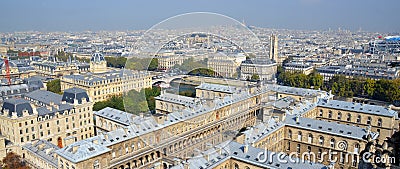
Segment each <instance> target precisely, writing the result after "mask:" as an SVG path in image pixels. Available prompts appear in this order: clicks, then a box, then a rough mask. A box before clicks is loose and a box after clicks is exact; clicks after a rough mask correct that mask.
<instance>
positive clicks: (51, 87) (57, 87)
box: [47, 79, 61, 93]
mask: <svg viewBox="0 0 400 169" xmlns="http://www.w3.org/2000/svg"><path fill="white" fill-rule="evenodd" d="M47 91H50V92H53V93H61V82H60V79H54V80H52V81H49V82H48V83H47Z"/></svg>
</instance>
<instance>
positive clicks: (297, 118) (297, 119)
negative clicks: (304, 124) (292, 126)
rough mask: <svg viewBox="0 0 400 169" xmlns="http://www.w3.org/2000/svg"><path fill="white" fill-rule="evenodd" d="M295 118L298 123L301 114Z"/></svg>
mask: <svg viewBox="0 0 400 169" xmlns="http://www.w3.org/2000/svg"><path fill="white" fill-rule="evenodd" d="M295 120H296V123H298V122H300V115H298V114H297V115H296V117H295Z"/></svg>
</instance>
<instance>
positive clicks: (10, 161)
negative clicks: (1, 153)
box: [2, 152, 30, 169]
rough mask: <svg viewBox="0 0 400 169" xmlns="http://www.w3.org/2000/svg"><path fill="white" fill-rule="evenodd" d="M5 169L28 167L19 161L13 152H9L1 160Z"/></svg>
mask: <svg viewBox="0 0 400 169" xmlns="http://www.w3.org/2000/svg"><path fill="white" fill-rule="evenodd" d="M2 162H3V164H4V166H3V167H4V168H6V169H29V168H30V167H29V166H27V165H26V163H25V162H24V161H23V160H22V159H21V156H19V155H18V154H15V153H14V152H9V153H7V155H6V156H5V157H4V158H3V160H2Z"/></svg>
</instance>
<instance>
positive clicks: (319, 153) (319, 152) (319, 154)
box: [317, 149, 322, 159]
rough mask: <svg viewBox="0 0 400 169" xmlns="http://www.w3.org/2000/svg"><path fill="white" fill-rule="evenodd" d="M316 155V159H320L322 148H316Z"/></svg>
mask: <svg viewBox="0 0 400 169" xmlns="http://www.w3.org/2000/svg"><path fill="white" fill-rule="evenodd" d="M317 157H318V159H321V157H322V149H318V154H317Z"/></svg>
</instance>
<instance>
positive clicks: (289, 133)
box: [288, 130, 292, 139]
mask: <svg viewBox="0 0 400 169" xmlns="http://www.w3.org/2000/svg"><path fill="white" fill-rule="evenodd" d="M288 137H289V138H290V139H292V130H289V131H288Z"/></svg>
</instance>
